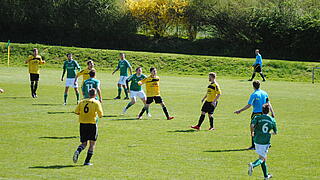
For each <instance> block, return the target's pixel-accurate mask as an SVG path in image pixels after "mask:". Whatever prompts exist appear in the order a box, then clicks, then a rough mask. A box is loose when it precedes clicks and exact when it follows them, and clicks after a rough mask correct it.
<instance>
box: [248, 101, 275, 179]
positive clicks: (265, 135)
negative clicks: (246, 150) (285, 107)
mask: <svg viewBox="0 0 320 180" xmlns="http://www.w3.org/2000/svg"><path fill="white" fill-rule="evenodd" d="M269 110H270V105H269V104H264V105H263V107H262V112H263V115H259V116H256V117H255V118H254V119H253V120H252V121H251V126H250V129H251V136H252V137H253V140H254V143H255V146H256V152H257V154H258V155H259V159H257V160H256V161H254V162H252V163H249V164H248V165H249V168H248V175H249V176H251V175H252V172H253V168H255V167H257V166H259V165H261V168H262V172H263V175H264V179H265V180H267V179H270V178H271V177H272V175H271V174H269V173H268V167H267V163H266V160H267V153H268V149H269V147H270V139H271V134H274V135H276V134H277V125H276V121H275V119H274V118H272V117H271V116H269V115H268V113H269ZM271 130H273V133H270V131H271Z"/></svg>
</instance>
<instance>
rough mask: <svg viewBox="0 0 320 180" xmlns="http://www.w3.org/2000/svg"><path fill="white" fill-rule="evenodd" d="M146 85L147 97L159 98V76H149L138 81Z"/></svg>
mask: <svg viewBox="0 0 320 180" xmlns="http://www.w3.org/2000/svg"><path fill="white" fill-rule="evenodd" d="M140 82H141V83H142V84H146V89H147V97H153V96H160V78H159V76H156V77H152V76H151V75H150V76H149V77H147V78H145V79H143V80H141V81H140Z"/></svg>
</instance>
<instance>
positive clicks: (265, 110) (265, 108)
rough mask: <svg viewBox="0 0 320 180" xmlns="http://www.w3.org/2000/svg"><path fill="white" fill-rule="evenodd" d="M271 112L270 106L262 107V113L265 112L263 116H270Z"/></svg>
mask: <svg viewBox="0 0 320 180" xmlns="http://www.w3.org/2000/svg"><path fill="white" fill-rule="evenodd" d="M269 111H270V105H269V104H268V103H267V104H264V105H263V106H262V112H263V114H268V113H269Z"/></svg>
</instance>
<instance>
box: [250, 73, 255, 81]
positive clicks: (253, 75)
mask: <svg viewBox="0 0 320 180" xmlns="http://www.w3.org/2000/svg"><path fill="white" fill-rule="evenodd" d="M255 76H256V73H255V72H254V73H253V74H252V77H251V80H253V78H254V77H255Z"/></svg>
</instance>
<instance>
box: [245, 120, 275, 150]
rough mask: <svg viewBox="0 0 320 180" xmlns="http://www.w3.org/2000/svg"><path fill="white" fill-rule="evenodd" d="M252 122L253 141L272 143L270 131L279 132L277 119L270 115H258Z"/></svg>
mask: <svg viewBox="0 0 320 180" xmlns="http://www.w3.org/2000/svg"><path fill="white" fill-rule="evenodd" d="M251 124H252V125H254V137H253V141H254V142H255V143H257V144H270V139H271V134H270V131H271V130H273V132H275V133H277V124H276V120H275V119H274V118H272V117H271V116H269V115H266V114H263V115H259V116H256V117H255V118H254V119H253V120H252V121H251Z"/></svg>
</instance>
